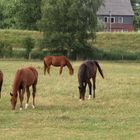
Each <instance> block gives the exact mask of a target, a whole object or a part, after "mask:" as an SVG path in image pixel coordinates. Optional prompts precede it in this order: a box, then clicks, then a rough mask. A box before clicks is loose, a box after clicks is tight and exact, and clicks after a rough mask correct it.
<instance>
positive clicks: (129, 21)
mask: <svg viewBox="0 0 140 140" xmlns="http://www.w3.org/2000/svg"><path fill="white" fill-rule="evenodd" d="M103 1H104V4H103V5H102V6H101V7H100V8H99V10H98V12H97V17H98V18H99V20H102V21H103V22H104V23H105V31H111V32H114V31H115V32H131V31H133V17H134V11H133V9H132V6H131V2H130V0H103Z"/></svg>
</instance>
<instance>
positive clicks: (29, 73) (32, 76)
mask: <svg viewBox="0 0 140 140" xmlns="http://www.w3.org/2000/svg"><path fill="white" fill-rule="evenodd" d="M37 81H38V72H37V71H36V69H35V68H33V67H27V68H22V69H20V70H17V72H16V75H15V79H14V83H13V88H12V93H10V95H11V104H12V109H13V110H14V109H15V107H16V103H17V97H18V93H19V99H20V110H22V108H23V105H22V102H23V98H24V93H25V90H26V93H27V102H26V105H25V108H26V109H27V107H28V102H29V98H30V90H29V87H30V86H32V89H33V92H32V96H33V105H32V107H33V108H35V94H36V85H37Z"/></svg>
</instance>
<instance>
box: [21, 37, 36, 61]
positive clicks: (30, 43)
mask: <svg viewBox="0 0 140 140" xmlns="http://www.w3.org/2000/svg"><path fill="white" fill-rule="evenodd" d="M34 45H35V43H34V40H33V39H32V38H31V37H26V38H25V39H24V40H23V47H24V48H25V50H26V58H27V59H31V52H32V49H33V48H34Z"/></svg>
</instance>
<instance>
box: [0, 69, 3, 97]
mask: <svg viewBox="0 0 140 140" xmlns="http://www.w3.org/2000/svg"><path fill="white" fill-rule="evenodd" d="M2 84H3V73H2V71H1V70H0V98H1V89H2Z"/></svg>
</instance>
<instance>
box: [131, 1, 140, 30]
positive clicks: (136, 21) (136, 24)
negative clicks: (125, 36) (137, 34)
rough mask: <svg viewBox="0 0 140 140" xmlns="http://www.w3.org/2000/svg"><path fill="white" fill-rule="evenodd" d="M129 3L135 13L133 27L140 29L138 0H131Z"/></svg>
mask: <svg viewBox="0 0 140 140" xmlns="http://www.w3.org/2000/svg"><path fill="white" fill-rule="evenodd" d="M131 4H132V7H133V10H134V13H135V16H134V28H135V30H138V29H140V0H131Z"/></svg>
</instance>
